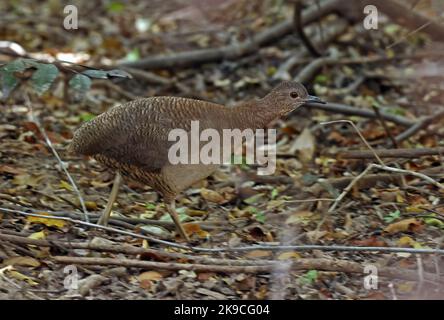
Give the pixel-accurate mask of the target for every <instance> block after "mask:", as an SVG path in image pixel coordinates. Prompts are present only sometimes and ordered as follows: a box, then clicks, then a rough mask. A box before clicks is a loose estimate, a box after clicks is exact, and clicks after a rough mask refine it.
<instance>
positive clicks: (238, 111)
mask: <svg viewBox="0 0 444 320" xmlns="http://www.w3.org/2000/svg"><path fill="white" fill-rule="evenodd" d="M231 116H232V123H233V125H234V127H235V128H239V129H247V128H250V129H261V128H265V127H267V125H268V124H269V123H271V122H272V121H273V120H275V119H276V118H278V117H279V114H277V113H276V111H274V110H273V108H270V107H269V106H268V104H267V103H266V101H265V100H264V99H257V100H251V101H247V102H245V103H243V104H241V105H239V106H237V107H235V108H233V109H232V112H231Z"/></svg>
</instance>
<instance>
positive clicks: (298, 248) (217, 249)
mask: <svg viewBox="0 0 444 320" xmlns="http://www.w3.org/2000/svg"><path fill="white" fill-rule="evenodd" d="M0 211H3V212H6V213H11V212H12V213H18V214H22V215H26V216H37V217H41V218H51V219H59V220H65V221H69V222H72V223H76V224H80V225H86V226H91V227H94V228H98V229H103V230H107V231H111V232H115V233H121V234H125V235H129V236H132V237H136V238H141V239H146V240H152V238H149V237H146V236H143V235H141V234H137V233H132V232H127V231H123V230H119V229H115V228H110V227H104V226H99V225H95V224H92V223H87V222H84V221H81V220H74V219H70V218H65V217H56V216H47V215H38V214H32V213H27V212H23V211H19V210H11V209H5V208H0ZM0 236H1V237H5V235H1V234H0ZM20 237H21V236H20ZM11 239H12V238H9V240H11ZM25 239H27V240H24V241H30V243H33V244H36V245H45V244H46V242H38V241H42V240H35V239H29V238H25ZM34 241H36V242H34ZM43 241H45V240H43ZM48 241H50V240H48ZM153 242H157V243H159V244H166V245H169V246H171V247H176V248H180V249H188V250H191V251H194V252H207V253H220V252H243V251H253V250H270V251H280V250H294V251H311V250H322V251H343V252H378V251H379V252H407V253H417V254H444V249H415V248H399V247H391V248H390V247H357V246H322V245H276V244H260V245H252V246H240V247H214V248H203V247H191V246H186V245H181V244H177V243H173V242H169V241H163V240H158V239H154V241H153ZM54 243H55V244H57V243H58V242H54ZM73 245H74V243H73ZM97 246H98V245H97ZM102 249H103V247H102Z"/></svg>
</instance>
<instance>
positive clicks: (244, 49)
mask: <svg viewBox="0 0 444 320" xmlns="http://www.w3.org/2000/svg"><path fill="white" fill-rule="evenodd" d="M340 3H341V1H339V0H327V1H325V2H323V4H322V5H321V8H320V10H319V9H318V8H317V7H316V6H312V7H311V8H309V9H307V10H306V11H304V14H303V15H302V23H303V25H306V24H309V23H311V22H313V21H316V20H318V19H319V18H321V17H323V16H326V15H328V14H329V13H331V12H333V11H336V10H337V9H338V6H339V5H340ZM292 31H293V21H292V19H288V20H285V21H283V22H281V23H279V24H277V25H275V26H272V27H270V28H269V29H266V30H264V31H262V32H259V33H258V34H256V35H255V36H253V37H252V38H251V39H247V40H245V41H244V42H241V43H239V44H233V45H227V46H223V47H220V48H210V49H201V50H192V51H187V52H180V53H176V54H171V55H165V54H159V55H156V56H152V57H147V58H143V59H140V60H138V61H135V62H127V63H123V64H122V65H121V66H125V67H132V68H142V69H162V68H174V67H179V66H180V67H184V66H189V65H193V64H198V63H207V62H215V61H219V60H222V59H236V58H239V57H241V56H244V55H247V54H251V53H254V52H256V51H257V49H258V48H260V47H262V46H264V45H265V44H268V43H270V42H272V41H276V40H277V39H281V38H282V37H283V36H284V35H286V34H289V33H290V32H292Z"/></svg>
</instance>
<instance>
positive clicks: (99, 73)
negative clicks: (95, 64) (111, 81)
mask: <svg viewBox="0 0 444 320" xmlns="http://www.w3.org/2000/svg"><path fill="white" fill-rule="evenodd" d="M82 74H84V75H85V76H88V77H90V78H95V79H108V72H107V71H105V70H93V69H91V70H85V71H83V72H82Z"/></svg>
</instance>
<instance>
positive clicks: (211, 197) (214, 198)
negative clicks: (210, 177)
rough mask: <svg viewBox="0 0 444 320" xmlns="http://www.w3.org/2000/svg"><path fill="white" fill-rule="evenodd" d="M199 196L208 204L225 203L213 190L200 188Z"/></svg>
mask: <svg viewBox="0 0 444 320" xmlns="http://www.w3.org/2000/svg"><path fill="white" fill-rule="evenodd" d="M200 195H201V196H202V198H204V199H205V200H207V201H209V202H214V203H217V204H222V203H224V202H225V198H224V197H223V196H222V195H221V194H220V193H219V192H217V191H214V190H210V189H206V188H202V189H201V190H200Z"/></svg>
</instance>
